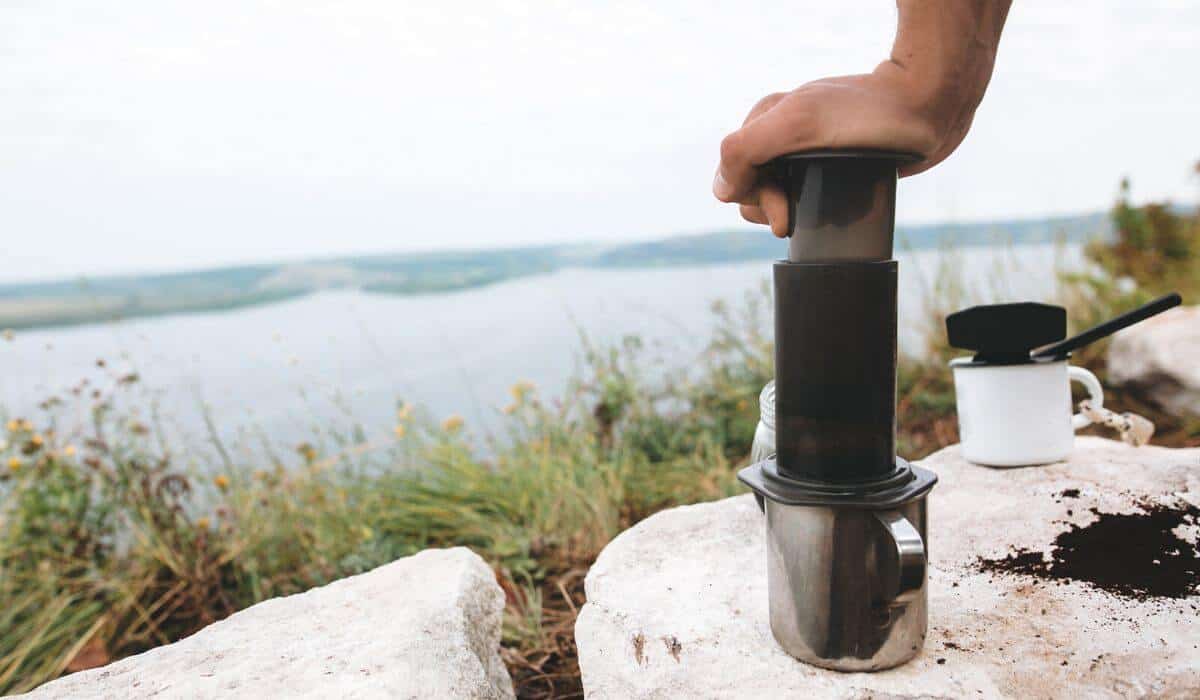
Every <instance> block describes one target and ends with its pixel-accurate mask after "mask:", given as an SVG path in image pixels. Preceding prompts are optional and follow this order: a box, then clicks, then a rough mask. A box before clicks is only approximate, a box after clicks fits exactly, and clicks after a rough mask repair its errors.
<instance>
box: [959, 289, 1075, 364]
mask: <svg viewBox="0 0 1200 700" xmlns="http://www.w3.org/2000/svg"><path fill="white" fill-rule="evenodd" d="M946 335H947V337H948V339H949V342H950V346H951V347H955V348H959V349H961V350H972V351H974V352H975V359H974V361H973V363H975V364H985V363H986V364H1023V363H1026V362H1032V360H1031V359H1030V357H1029V353H1030V351H1031V350H1033V349H1034V348H1039V347H1042V346H1043V345H1049V344H1050V343H1053V342H1056V341H1059V340H1062V339H1063V338H1065V337H1067V310H1066V309H1064V308H1063V307H1061V306H1054V305H1052V304H1039V303H1037V302H1032V301H1026V302H1020V303H1017V304H987V305H983V306H972V307H970V308H968V309H963V310H962V311H956V312H955V313H952V314H950V315H949V316H947V317H946Z"/></svg>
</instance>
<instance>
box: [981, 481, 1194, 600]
mask: <svg viewBox="0 0 1200 700" xmlns="http://www.w3.org/2000/svg"><path fill="white" fill-rule="evenodd" d="M1091 510H1092V513H1093V514H1095V515H1096V517H1097V519H1096V521H1095V522H1093V523H1091V524H1088V525H1084V526H1082V527H1080V526H1078V525H1072V526H1071V529H1069V530H1067V531H1066V532H1063V533H1061V534H1059V535H1058V537H1056V538H1055V540H1054V549H1053V550H1052V551H1051V552H1050V554H1049V555H1048V556H1043V555H1042V553H1041V552H1034V551H1029V550H1017V551H1016V552H1014V553H1013V554H1010V555H1009V556H1007V557H1004V558H1002V559H984V558H982V557H981V558H980V559H979V566H980V568H981V569H982V570H983V571H989V572H995V573H1007V574H1023V575H1026V576H1033V577H1036V578H1039V579H1044V580H1058V581H1080V582H1086V583H1089V584H1091V585H1092V586H1095V587H1096V588H1099V589H1100V590H1102V591H1107V592H1108V593H1112V594H1114V595H1118V596H1122V597H1125V598H1132V599H1135V600H1150V599H1153V598H1186V597H1188V596H1190V595H1194V594H1196V593H1197V592H1200V590H1198V589H1200V556H1198V554H1200V552H1198V551H1197V547H1196V544H1197V543H1196V542H1187V541H1185V540H1183V539H1181V538H1180V537H1179V536H1178V535H1177V534H1175V532H1174V530H1175V529H1176V528H1178V527H1180V526H1181V525H1195V524H1196V522H1197V518H1198V517H1200V509H1197V508H1194V507H1192V506H1176V507H1171V506H1164V505H1160V504H1145V505H1143V506H1142V510H1141V512H1137V513H1101V512H1100V511H1099V510H1097V509H1095V508H1092V509H1091Z"/></svg>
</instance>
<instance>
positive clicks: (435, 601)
mask: <svg viewBox="0 0 1200 700" xmlns="http://www.w3.org/2000/svg"><path fill="white" fill-rule="evenodd" d="M503 608H504V593H503V592H502V591H501V589H500V586H499V585H498V584H497V583H496V579H495V576H494V574H493V573H492V570H491V569H490V568H489V567H488V565H487V564H485V563H484V561H483V560H482V559H480V558H479V556H478V555H476V554H475V553H473V552H472V551H470V550H469V549H465V548H462V547H458V548H455V549H429V550H425V551H423V552H420V553H419V554H416V555H413V556H411V557H405V558H404V559H400V560H397V561H395V562H392V563H391V564H388V565H386V566H381V567H379V568H378V569H375V570H374V571H370V572H367V573H364V574H360V575H358V576H352V577H350V578H346V579H342V580H340V581H335V582H333V583H331V584H329V585H327V586H323V587H321V588H315V589H313V590H310V591H307V592H305V593H301V594H298V595H293V596H288V597H285V598H275V599H272V600H268V601H264V602H262V603H259V604H258V605H255V606H253V607H251V608H247V609H246V610H243V611H241V612H238V613H236V614H234V615H232V616H230V617H229V618H227V619H225V620H222V621H220V622H217V623H214V624H212V625H209V626H208V627H205V628H204V629H202V630H200V631H199V632H197V633H196V634H194V635H192V636H190V637H188V638H187V639H184V640H181V641H179V642H176V643H174V644H168V645H166V646H163V647H158V648H156V649H152V650H150V651H147V652H145V653H143V654H139V655H137V656H132V657H129V658H127V659H123V660H121V661H117V662H116V663H113V664H110V665H108V666H105V667H102V668H97V669H93V670H90V671H83V672H81V673H76V674H73V675H70V676H67V677H65V678H61V679H59V680H56V681H53V682H51V683H47V684H46V685H43V686H41V687H40V688H38V689H36V690H34V691H33V692H32V693H30V694H29V695H27V696H23V697H28V698H65V697H70V698H149V697H155V698H256V699H259V700H261V699H262V698H295V697H313V698H385V697H386V698H511V697H513V689H512V681H511V680H510V679H509V676H508V671H507V670H506V669H505V668H504V664H503V663H502V662H501V660H500V654H499V640H500V615H501V612H502V610H503Z"/></svg>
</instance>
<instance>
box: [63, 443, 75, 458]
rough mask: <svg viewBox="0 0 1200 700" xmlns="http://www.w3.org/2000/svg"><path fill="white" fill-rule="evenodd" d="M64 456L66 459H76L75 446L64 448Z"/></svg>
mask: <svg viewBox="0 0 1200 700" xmlns="http://www.w3.org/2000/svg"><path fill="white" fill-rule="evenodd" d="M63 455H64V456H66V457H74V456H75V446H74V445H67V446H66V447H64V448H63Z"/></svg>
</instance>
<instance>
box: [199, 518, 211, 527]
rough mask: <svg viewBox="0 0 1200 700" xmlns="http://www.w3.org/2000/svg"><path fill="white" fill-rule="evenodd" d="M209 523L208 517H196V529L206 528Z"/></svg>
mask: <svg viewBox="0 0 1200 700" xmlns="http://www.w3.org/2000/svg"><path fill="white" fill-rule="evenodd" d="M210 524H211V523H210V522H209V520H208V518H196V529H198V530H207V529H208V526H209V525H210Z"/></svg>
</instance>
